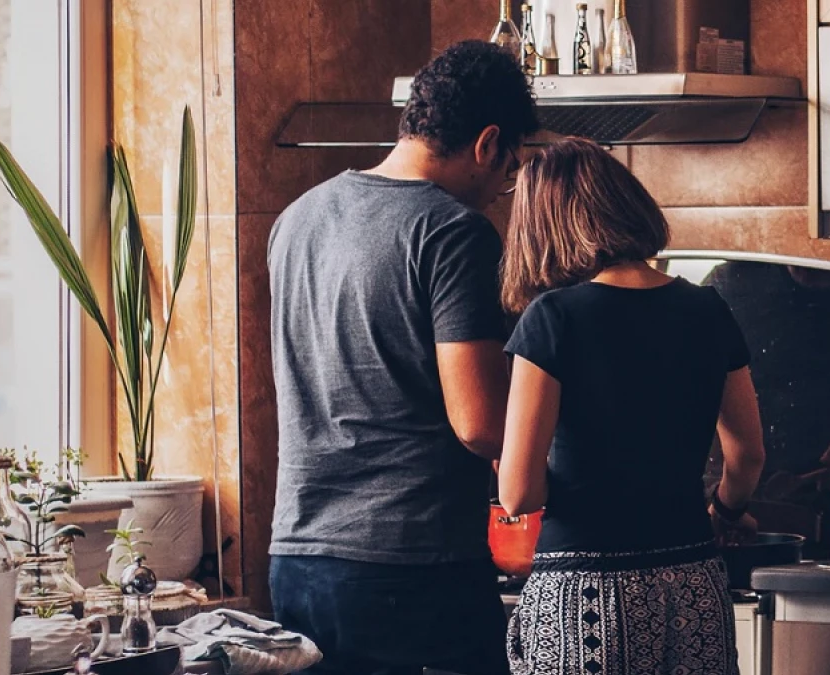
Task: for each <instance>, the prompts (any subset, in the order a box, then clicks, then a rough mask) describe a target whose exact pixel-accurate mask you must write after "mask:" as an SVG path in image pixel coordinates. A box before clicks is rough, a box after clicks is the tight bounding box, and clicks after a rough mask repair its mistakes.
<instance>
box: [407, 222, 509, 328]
mask: <svg viewBox="0 0 830 675" xmlns="http://www.w3.org/2000/svg"><path fill="white" fill-rule="evenodd" d="M501 256H502V243H501V238H500V237H499V234H498V232H496V229H495V228H494V227H493V225H492V224H491V223H490V221H488V220H487V219H486V218H484V217H483V216H477V215H473V214H470V215H469V216H466V217H464V218H460V219H458V220H455V221H453V222H452V223H448V224H446V225H444V226H442V227H441V228H440V229H439V230H438V231H436V232H434V233H432V234H431V235H430V237H429V239H428V240H427V242H426V243H425V245H424V255H423V258H422V260H423V263H422V266H421V285H422V287H423V288H425V289H426V291H427V295H428V298H429V305H430V311H431V313H432V326H433V331H434V333H435V342H436V343H438V342H468V341H472V340H499V341H502V342H503V341H504V339H505V338H506V330H505V317H504V313H503V312H502V309H501V304H500V303H499V265H500V263H501Z"/></svg>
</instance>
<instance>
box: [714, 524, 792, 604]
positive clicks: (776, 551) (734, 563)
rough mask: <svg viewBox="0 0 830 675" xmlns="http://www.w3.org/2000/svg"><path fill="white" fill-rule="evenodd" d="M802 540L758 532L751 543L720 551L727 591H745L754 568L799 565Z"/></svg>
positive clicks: (775, 533) (722, 548)
mask: <svg viewBox="0 0 830 675" xmlns="http://www.w3.org/2000/svg"><path fill="white" fill-rule="evenodd" d="M803 545H804V537H802V536H801V535H800V534H781V533H777V532H759V533H758V535H757V537H756V538H755V540H754V541H753V542H752V543H748V544H737V545H731V546H721V547H719V549H718V550H719V552H720V554H721V555H722V556H723V560H724V562H725V563H726V572H727V575H728V576H729V587H730V588H733V589H740V590H748V589H749V588H751V586H750V576H751V574H752V569H753V568H754V567H770V566H772V565H789V564H792V563H798V562H801V547H802V546H803Z"/></svg>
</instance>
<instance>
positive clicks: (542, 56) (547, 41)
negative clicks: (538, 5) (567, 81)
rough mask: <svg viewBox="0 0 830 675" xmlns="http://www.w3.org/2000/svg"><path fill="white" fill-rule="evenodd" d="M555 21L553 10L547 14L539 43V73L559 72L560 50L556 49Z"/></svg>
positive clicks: (537, 69)
mask: <svg viewBox="0 0 830 675" xmlns="http://www.w3.org/2000/svg"><path fill="white" fill-rule="evenodd" d="M554 21H555V19H554V16H553V14H552V13H551V12H548V13H547V14H545V32H544V34H543V35H542V43H541V44H540V45H539V50H538V52H539V53H538V55H537V57H536V74H537V75H557V74H559V52H558V51H557V50H556V35H555V33H554Z"/></svg>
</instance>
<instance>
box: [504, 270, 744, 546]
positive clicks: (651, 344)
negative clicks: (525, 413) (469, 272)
mask: <svg viewBox="0 0 830 675" xmlns="http://www.w3.org/2000/svg"><path fill="white" fill-rule="evenodd" d="M507 351H509V352H512V353H514V354H518V355H519V356H522V357H523V358H525V359H527V360H529V361H531V362H533V363H535V364H536V365H537V366H539V367H541V368H542V369H543V370H545V371H547V372H548V373H549V374H550V375H552V376H553V377H554V378H556V379H557V380H558V381H559V383H560V384H561V392H562V393H561V402H560V409H559V421H558V424H557V427H556V433H555V436H554V441H553V446H552V451H551V453H550V457H549V461H548V471H549V490H548V495H549V497H548V502H547V505H546V513H545V522H544V526H543V530H542V534H541V536H540V539H539V545H538V549H537V550H538V551H636V550H655V549H661V548H669V547H674V546H679V545H685V544H691V543H696V542H700V541H705V540H707V539H711V536H712V531H711V525H710V521H709V517H708V515H707V512H706V505H705V502H704V494H703V485H702V481H701V477H702V475H703V471H704V465H705V462H706V457H707V455H708V452H709V449H710V446H711V443H712V439H713V436H714V433H715V424H716V421H717V418H718V411H719V407H720V402H721V395H722V392H723V386H724V381H725V379H726V374H727V372H728V371H730V370H735V369H737V368H740V367H743V366H745V365H746V364H747V362H748V354H747V350H746V346H745V343H744V341H743V338H742V336H741V333H740V330H739V329H738V328H737V325H736V324H735V321H734V319H733V318H732V316H731V313H730V312H729V309H728V307H727V305H726V304H725V303H724V301H723V300H722V299H721V298H720V296H719V295H717V293H716V292H715V291H714V290H713V289H711V288H700V287H697V286H694V285H693V284H691V283H689V282H687V281H686V280H684V279H680V278H678V279H674V280H672V281H669V282H668V283H666V284H665V285H662V286H656V287H651V288H625V287H621V286H611V285H608V284H604V283H596V282H589V283H583V284H579V285H576V286H571V287H567V288H563V289H560V290H556V291H551V292H548V293H545V294H543V295H542V296H540V297H539V298H538V299H537V300H536V301H535V302H533V303H532V304H531V305H530V306H529V307H528V309H527V310H526V312H525V313H524V315H523V316H522V319H521V321H520V322H519V325H518V327H517V329H516V332H515V333H514V335H513V337H512V338H511V340H510V343H509V344H508V346H507Z"/></svg>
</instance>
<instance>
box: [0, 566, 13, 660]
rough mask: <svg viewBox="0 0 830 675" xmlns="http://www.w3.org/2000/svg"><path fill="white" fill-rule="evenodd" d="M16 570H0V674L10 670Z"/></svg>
mask: <svg viewBox="0 0 830 675" xmlns="http://www.w3.org/2000/svg"><path fill="white" fill-rule="evenodd" d="M16 587H17V570H16V569H13V570H10V571H8V572H0V675H9V673H10V672H11V654H12V643H11V638H10V629H11V625H12V618H13V617H14V591H15V588H16Z"/></svg>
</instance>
